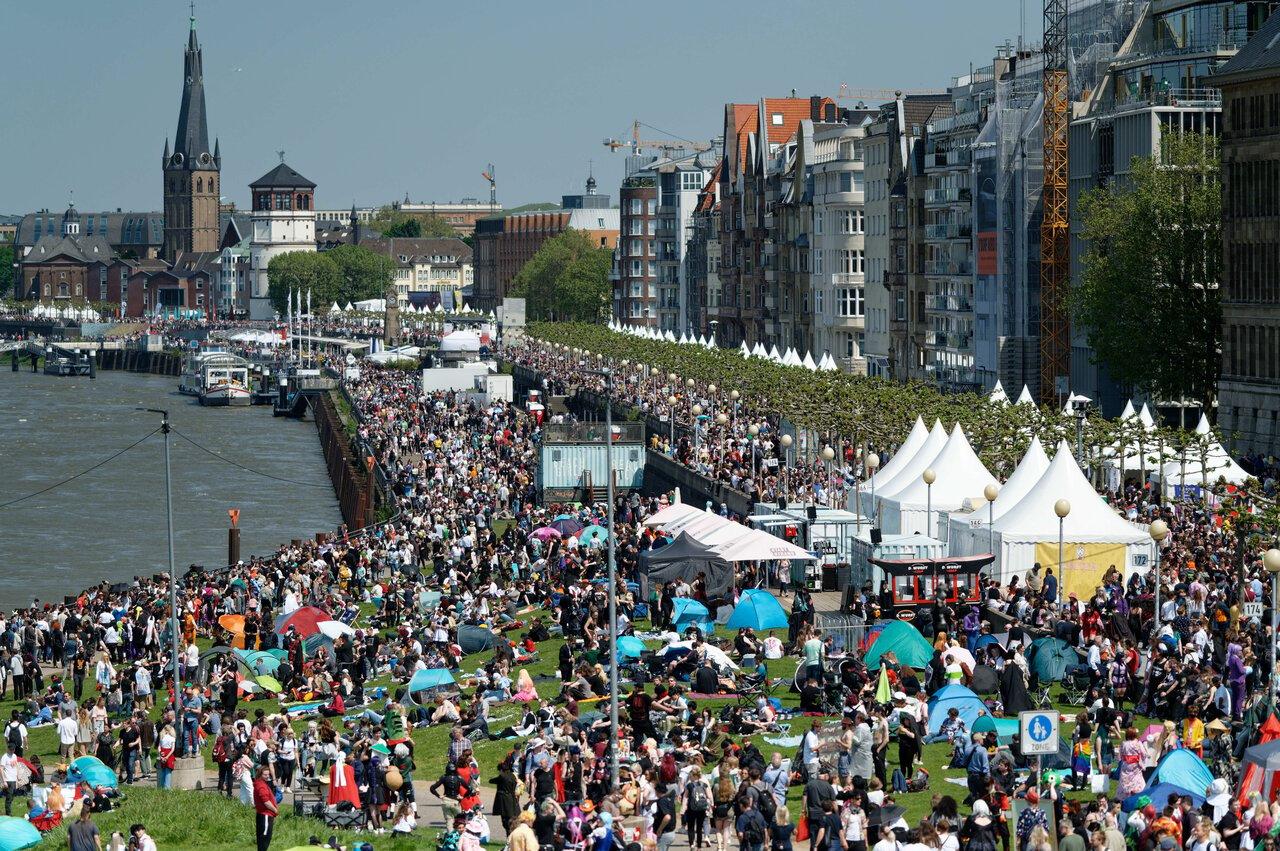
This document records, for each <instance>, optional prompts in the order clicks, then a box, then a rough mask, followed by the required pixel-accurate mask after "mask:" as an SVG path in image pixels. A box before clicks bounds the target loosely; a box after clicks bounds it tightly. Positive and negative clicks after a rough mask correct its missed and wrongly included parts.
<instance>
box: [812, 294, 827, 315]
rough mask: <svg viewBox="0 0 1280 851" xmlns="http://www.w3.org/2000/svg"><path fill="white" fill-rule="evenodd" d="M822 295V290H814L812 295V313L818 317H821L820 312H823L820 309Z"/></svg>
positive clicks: (821, 306)
mask: <svg viewBox="0 0 1280 851" xmlns="http://www.w3.org/2000/svg"><path fill="white" fill-rule="evenodd" d="M824 295H825V293H824V292H823V291H822V290H814V293H813V307H814V311H813V312H814V313H816V314H818V315H819V316H821V315H822V312H823V311H822V308H823V304H822V302H823V296H824Z"/></svg>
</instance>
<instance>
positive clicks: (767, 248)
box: [764, 239, 778, 256]
mask: <svg viewBox="0 0 1280 851" xmlns="http://www.w3.org/2000/svg"><path fill="white" fill-rule="evenodd" d="M764 253H765V255H766V256H771V255H774V254H777V253H778V245H777V243H775V242H774V241H773V240H772V239H766V240H765V241H764Z"/></svg>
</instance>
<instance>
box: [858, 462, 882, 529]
mask: <svg viewBox="0 0 1280 851" xmlns="http://www.w3.org/2000/svg"><path fill="white" fill-rule="evenodd" d="M864 466H866V468H867V481H869V482H871V528H872V529H874V528H876V470H878V469H879V468H880V453H879V452H872V453H870V454H868V455H867V460H866V463H865V465H864ZM855 508H856V509H857V513H858V534H862V497H861V496H859V497H858V503H857V505H856V506H855Z"/></svg>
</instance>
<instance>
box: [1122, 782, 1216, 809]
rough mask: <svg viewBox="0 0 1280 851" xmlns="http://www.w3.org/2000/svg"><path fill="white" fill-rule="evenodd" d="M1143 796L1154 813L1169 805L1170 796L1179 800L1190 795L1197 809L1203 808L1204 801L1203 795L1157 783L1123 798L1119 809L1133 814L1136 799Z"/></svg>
mask: <svg viewBox="0 0 1280 851" xmlns="http://www.w3.org/2000/svg"><path fill="white" fill-rule="evenodd" d="M1144 795H1145V796H1146V797H1148V798H1150V799H1151V805H1152V806H1154V807H1155V808H1156V812H1160V811H1161V810H1163V809H1164V808H1165V805H1166V804H1168V803H1169V796H1170V795H1177V796H1178V797H1180V798H1181V797H1183V796H1184V795H1190V796H1191V800H1192V801H1194V802H1195V805H1196V806H1197V807H1200V806H1203V805H1204V801H1205V797H1204V794H1203V793H1196V792H1193V791H1190V790H1187V789H1179V788H1178V787H1177V786H1175V785H1174V784H1172V783H1157V784H1156V785H1154V786H1151V787H1149V788H1147V789H1143V790H1142V791H1141V792H1139V793H1138V794H1136V795H1130V796H1129V797H1127V798H1125V799H1124V800H1123V801H1122V802H1121V803H1120V809H1122V810H1124V811H1125V812H1126V813H1131V812H1133V811H1134V810H1136V809H1137V808H1138V799H1139V798H1141V797H1143V796H1144Z"/></svg>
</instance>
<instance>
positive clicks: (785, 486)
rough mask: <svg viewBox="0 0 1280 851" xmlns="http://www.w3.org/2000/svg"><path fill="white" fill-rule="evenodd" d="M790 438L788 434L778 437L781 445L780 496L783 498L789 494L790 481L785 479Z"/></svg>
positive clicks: (789, 453)
mask: <svg viewBox="0 0 1280 851" xmlns="http://www.w3.org/2000/svg"><path fill="white" fill-rule="evenodd" d="M791 443H792V438H791V435H789V434H784V435H783V436H782V437H780V438H778V445H779V446H781V447H782V459H781V463H782V498H783V499H784V500H785V499H787V498H789V497H790V496H791V487H790V482H789V481H788V479H787V464H788V462H789V461H790V458H791Z"/></svg>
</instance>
